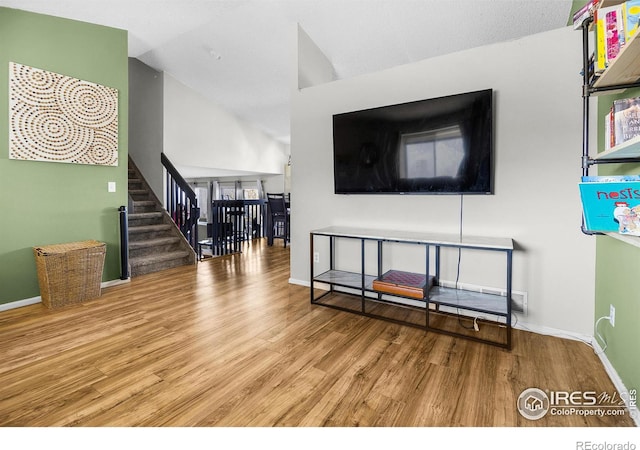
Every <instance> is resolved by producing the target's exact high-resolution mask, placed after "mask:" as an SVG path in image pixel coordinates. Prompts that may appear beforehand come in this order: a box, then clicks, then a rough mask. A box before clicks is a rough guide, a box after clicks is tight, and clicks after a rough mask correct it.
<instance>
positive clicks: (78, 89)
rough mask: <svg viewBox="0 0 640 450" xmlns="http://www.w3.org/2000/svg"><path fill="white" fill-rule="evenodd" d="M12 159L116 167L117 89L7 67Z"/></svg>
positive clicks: (12, 66) (18, 65)
mask: <svg viewBox="0 0 640 450" xmlns="http://www.w3.org/2000/svg"><path fill="white" fill-rule="evenodd" d="M9 96H10V111H9V122H10V123H9V142H10V145H9V158H10V159H26V160H31V161H52V162H64V163H75V164H98V165H104V166H117V165H118V90H117V89H113V88H110V87H107V86H102V85H99V84H95V83H90V82H88V81H82V80H78V79H76V78H71V77H67V76H64V75H60V74H57V73H53V72H48V71H46V70H42V69H36V68H33V67H29V66H24V65H22V64H17V63H13V62H12V63H10V64H9Z"/></svg>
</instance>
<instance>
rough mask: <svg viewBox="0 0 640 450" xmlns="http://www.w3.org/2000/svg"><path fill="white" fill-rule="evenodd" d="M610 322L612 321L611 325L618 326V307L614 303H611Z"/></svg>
mask: <svg viewBox="0 0 640 450" xmlns="http://www.w3.org/2000/svg"><path fill="white" fill-rule="evenodd" d="M609 322H611V326H612V327H615V326H616V307H615V306H613V305H609Z"/></svg>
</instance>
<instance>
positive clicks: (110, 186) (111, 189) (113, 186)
mask: <svg viewBox="0 0 640 450" xmlns="http://www.w3.org/2000/svg"><path fill="white" fill-rule="evenodd" d="M107 188H108V190H109V192H115V191H116V182H115V181H109V182H108V183H107Z"/></svg>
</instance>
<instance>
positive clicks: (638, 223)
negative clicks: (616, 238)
mask: <svg viewBox="0 0 640 450" xmlns="http://www.w3.org/2000/svg"><path fill="white" fill-rule="evenodd" d="M580 198H581V200H582V210H583V214H584V222H585V227H586V229H587V230H588V231H600V232H617V233H620V234H628V235H633V236H640V175H611V176H585V177H582V182H581V183H580Z"/></svg>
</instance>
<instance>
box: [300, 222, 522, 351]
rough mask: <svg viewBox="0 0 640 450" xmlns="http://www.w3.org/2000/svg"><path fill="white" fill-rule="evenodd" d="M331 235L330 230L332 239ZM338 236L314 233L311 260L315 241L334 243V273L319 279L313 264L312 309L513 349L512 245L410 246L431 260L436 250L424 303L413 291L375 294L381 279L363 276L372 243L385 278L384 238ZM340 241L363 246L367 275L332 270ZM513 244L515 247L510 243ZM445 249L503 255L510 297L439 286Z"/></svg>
mask: <svg viewBox="0 0 640 450" xmlns="http://www.w3.org/2000/svg"><path fill="white" fill-rule="evenodd" d="M328 230H331V233H330V232H329V231H328ZM334 233H336V231H335V229H334V228H330V229H323V230H316V231H314V232H312V233H311V254H312V255H313V254H314V236H329V237H330V238H331V241H330V255H331V256H330V259H331V263H330V266H331V267H332V268H330V269H329V270H326V271H324V272H322V273H320V274H317V275H315V274H314V263H313V260H312V262H311V274H312V278H311V303H312V304H315V305H321V306H326V307H329V308H334V309H337V310H341V311H347V312H351V313H356V314H359V315H363V316H367V317H372V318H376V319H382V320H386V321H389V322H393V323H398V324H401V325H408V326H412V327H415V328H420V329H423V330H426V331H433V332H437V333H443V334H447V335H451V336H456V337H462V338H465V339H470V340H473V341H478V342H483V343H487V344H492V345H496V346H498V347H502V348H506V349H511V302H510V301H507V299H508V298H510V297H511V260H512V249H513V247H512V245H509V244H504V245H503V246H497V247H487V246H485V245H484V244H483V245H481V246H466V245H465V244H463V243H460V242H454V243H451V242H443V241H442V240H438V241H437V242H432V241H431V240H428V239H421V240H417V241H416V240H412V241H409V242H411V243H419V244H424V245H426V250H427V260H428V259H429V251H430V247H431V248H432V249H433V248H435V260H436V264H435V272H436V273H435V275H429V276H427V275H426V273H428V272H429V267H428V263H427V270H426V273H425V275H424V276H423V277H422V278H423V280H424V279H428V280H429V282H428V283H429V287H426V288H425V294H424V296H423V297H422V298H417V296H416V295H415V290H413V291H411V292H409V293H408V294H407V295H402V294H400V293H398V292H402V289H398V290H384V291H383V290H377V289H375V287H374V285H375V284H374V282H375V281H376V280H378V279H380V277H381V275H371V274H368V273H366V272H365V270H364V266H365V264H364V251H365V250H364V249H365V241H366V240H372V239H373V240H378V247H377V251H378V253H379V255H378V256H379V258H378V261H379V266H378V268H377V269H378V270H377V271H378V273H379V274H382V273H383V272H382V267H381V266H382V258H381V253H382V242H386V239H385V238H383V237H371V233H367V235H366V236H361V235H358V234H357V233H355V232H354V234H344V232H341V233H339V234H334ZM337 237H349V238H355V239H360V240H362V247H361V248H362V261H363V263H362V265H363V270H362V271H361V272H353V271H346V270H337V269H335V268H333V267H335V261H334V259H335V253H334V250H333V249H334V245H335V238H337ZM390 242H398V238H397V237H394V238H393V240H390ZM402 242H407V241H402ZM509 242H511V241H510V240H509ZM445 245H447V246H450V247H456V246H461V247H466V248H471V249H475V250H498V251H503V252H505V253H506V255H507V258H506V259H507V264H506V269H507V289H506V293H503V294H506V295H502V294H501V293H496V294H494V293H486V292H476V291H470V290H463V289H457V288H456V287H455V286H448V284H449V283H446V282H440V281H439V280H438V277H439V259H440V247H442V246H445ZM413 275H415V274H413ZM425 284H426V283H425ZM378 286H379V285H378ZM390 292H393V293H390Z"/></svg>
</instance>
